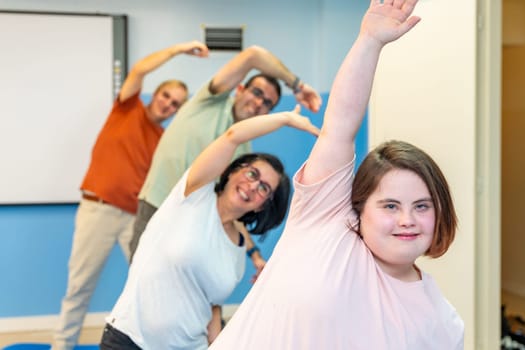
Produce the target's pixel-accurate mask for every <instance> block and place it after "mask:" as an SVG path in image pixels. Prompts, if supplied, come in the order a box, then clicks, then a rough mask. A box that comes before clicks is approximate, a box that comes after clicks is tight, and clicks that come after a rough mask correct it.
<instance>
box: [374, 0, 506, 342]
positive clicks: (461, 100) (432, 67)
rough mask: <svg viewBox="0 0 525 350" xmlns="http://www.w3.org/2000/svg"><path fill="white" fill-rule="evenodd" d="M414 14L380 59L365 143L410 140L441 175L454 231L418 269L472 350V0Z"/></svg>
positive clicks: (452, 0) (426, 5) (426, 6)
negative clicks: (455, 220) (452, 310)
mask: <svg viewBox="0 0 525 350" xmlns="http://www.w3.org/2000/svg"><path fill="white" fill-rule="evenodd" d="M416 14H417V15H419V16H421V17H422V21H421V22H420V23H419V24H418V25H417V27H416V28H415V29H414V30H413V31H412V32H411V33H409V34H408V35H407V36H406V37H404V38H402V39H401V40H400V41H398V42H396V43H394V44H392V45H391V46H388V47H387V48H386V50H385V51H384V52H383V55H382V57H381V60H380V64H379V69H378V72H377V76H376V80H375V85H374V89H373V97H372V101H371V105H370V139H369V140H370V145H371V147H373V146H374V145H376V144H378V143H380V142H381V141H384V140H386V139H402V140H405V141H408V142H411V143H414V144H416V145H418V146H419V147H421V148H423V149H424V150H426V151H427V152H428V153H429V154H430V155H431V156H432V157H433V158H434V159H435V160H436V161H437V163H438V164H439V165H440V167H441V168H442V170H443V172H444V173H445V176H446V177H447V179H448V181H449V185H450V186H451V189H452V194H453V198H454V202H455V205H456V210H457V214H458V217H459V231H458V233H457V237H456V240H455V242H454V244H453V245H452V247H451V249H450V250H449V251H448V252H447V254H446V255H445V256H444V257H442V258H440V259H437V260H432V261H430V260H428V259H421V260H420V261H419V264H420V266H421V267H422V268H423V269H424V270H426V271H428V272H430V273H431V274H432V275H433V276H434V278H435V279H436V280H437V282H438V284H439V286H440V287H441V289H442V290H443V292H444V294H445V295H446V296H447V297H448V299H449V300H450V301H451V302H452V304H453V305H454V306H455V307H456V308H457V309H458V312H459V313H460V314H461V316H462V317H463V320H464V321H465V335H466V338H465V349H475V345H474V344H475V337H474V335H475V322H476V318H475V316H476V310H475V300H476V295H475V284H476V280H475V273H476V270H475V264H474V261H475V246H476V241H475V238H476V237H475V197H476V195H475V190H476V188H475V186H476V173H475V170H476V168H475V166H476V164H475V159H476V149H475V146H476V134H475V132H476V35H477V33H476V1H475V0H462V1H457V0H441V1H431V0H428V1H420V4H419V5H418V8H417V10H416ZM493 317H499V316H498V315H493ZM494 331H496V330H494ZM478 349H479V348H476V350H478Z"/></svg>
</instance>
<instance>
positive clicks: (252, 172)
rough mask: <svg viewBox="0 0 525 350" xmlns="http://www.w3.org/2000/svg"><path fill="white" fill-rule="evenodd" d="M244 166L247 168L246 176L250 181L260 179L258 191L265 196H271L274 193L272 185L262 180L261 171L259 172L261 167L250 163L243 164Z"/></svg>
mask: <svg viewBox="0 0 525 350" xmlns="http://www.w3.org/2000/svg"><path fill="white" fill-rule="evenodd" d="M242 166H243V167H245V168H246V170H245V171H244V177H246V179H248V181H250V182H255V181H259V185H257V193H258V194H259V195H260V196H261V197H263V198H269V197H271V196H272V194H273V191H272V187H271V186H270V185H269V184H268V183H267V182H264V181H262V180H261V173H260V172H259V169H257V168H255V167H253V166H251V165H249V164H243V165H242Z"/></svg>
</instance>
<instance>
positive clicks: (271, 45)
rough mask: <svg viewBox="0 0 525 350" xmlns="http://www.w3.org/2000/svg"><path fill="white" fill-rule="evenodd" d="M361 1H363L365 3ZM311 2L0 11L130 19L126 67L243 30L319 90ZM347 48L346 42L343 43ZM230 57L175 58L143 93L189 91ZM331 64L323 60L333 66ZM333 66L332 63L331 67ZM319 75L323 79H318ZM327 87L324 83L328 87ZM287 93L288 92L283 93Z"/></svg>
mask: <svg viewBox="0 0 525 350" xmlns="http://www.w3.org/2000/svg"><path fill="white" fill-rule="evenodd" d="M365 2H366V1H365ZM318 6H319V5H318V1H316V0H287V1H279V0H267V1H258V2H255V1H242V0H221V1H213V0H191V1H187V0H186V1H182V0H149V1H142V0H112V1H102V0H84V1H82V2H77V1H65V0H46V1H41V0H3V1H2V2H0V9H3V10H30V11H37V10H40V11H65V12H90V13H91V12H102V13H111V14H126V15H128V20H129V22H128V23H129V62H130V65H132V64H133V63H134V62H136V61H137V60H138V59H140V58H141V57H143V56H145V55H147V54H149V53H150V52H153V51H155V50H158V49H161V48H164V47H167V46H169V45H171V44H174V43H177V42H181V41H189V40H194V39H198V40H203V31H202V28H201V25H202V24H205V25H211V26H240V25H246V26H245V32H244V38H245V40H244V44H245V46H248V45H252V44H257V45H261V46H264V47H266V48H267V49H269V50H270V51H272V52H274V53H275V54H276V55H277V56H278V57H279V58H280V59H281V60H282V61H283V63H285V65H287V66H288V67H289V68H290V69H291V70H292V71H293V72H294V73H295V74H297V75H299V76H300V77H301V78H303V79H304V80H305V81H307V82H309V83H310V85H312V86H314V87H316V88H317V89H319V90H321V91H326V90H328V89H327V88H325V87H324V86H320V83H321V81H320V80H321V79H320V75H321V74H319V72H320V68H319V67H318V64H317V63H318V62H319V57H320V55H321V53H322V52H321V50H320V49H319V43H320V42H323V43H326V40H320V38H319V34H318V33H319V32H320V31H319V28H318V26H319V20H318V18H319V13H318V10H319V7H318ZM346 44H348V43H346ZM232 55H233V54H232V53H213V54H212V55H211V57H210V58H209V59H208V60H202V61H201V60H199V59H197V58H193V57H177V59H175V60H173V62H172V63H169V64H167V65H165V66H163V67H161V68H160V69H158V70H157V71H155V72H153V73H152V74H150V75H149V76H148V78H147V79H146V82H145V85H144V92H146V93H148V92H152V91H153V90H154V89H155V87H156V86H157V85H158V83H159V82H160V81H162V80H164V79H166V78H167V77H176V78H179V79H182V80H184V81H186V82H188V85H189V87H190V91H192V92H193V91H195V90H196V89H197V88H198V87H199V86H200V84H202V83H203V82H204V81H206V80H207V79H208V78H210V77H211V76H212V75H213V73H214V72H215V71H216V70H217V69H218V68H219V67H220V66H222V65H223V64H224V63H225V62H226V61H227V60H228V59H229V58H231V57H232ZM331 61H332V59H331V58H329V59H328V60H325V61H324V63H325V64H326V65H333V63H332V62H331ZM337 63H338V62H337V61H336V64H337ZM323 75H324V74H323ZM328 86H329V84H328ZM287 93H288V92H287Z"/></svg>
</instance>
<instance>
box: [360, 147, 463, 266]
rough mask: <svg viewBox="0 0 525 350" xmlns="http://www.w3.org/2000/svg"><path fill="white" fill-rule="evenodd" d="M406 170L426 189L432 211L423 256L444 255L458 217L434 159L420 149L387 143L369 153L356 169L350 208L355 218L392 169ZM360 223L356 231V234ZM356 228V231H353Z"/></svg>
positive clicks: (453, 234)
mask: <svg viewBox="0 0 525 350" xmlns="http://www.w3.org/2000/svg"><path fill="white" fill-rule="evenodd" d="M394 169H400V170H409V171H412V172H413V173H415V174H416V175H418V176H419V177H420V178H421V180H423V182H424V183H425V185H426V186H427V188H428V190H429V192H430V196H431V197H432V202H433V205H434V208H435V214H436V222H435V228H434V237H433V239H432V243H431V245H430V247H429V248H428V250H427V251H426V252H425V254H424V255H425V256H428V257H431V258H437V257H440V256H441V255H443V254H445V252H446V251H447V250H448V248H449V247H450V245H451V244H452V241H454V237H455V234H456V228H457V216H456V211H455V209H454V203H453V202H452V197H451V195H450V190H449V187H448V184H447V180H446V179H445V176H444V175H443V173H442V172H441V170H440V169H439V167H438V165H437V164H436V163H435V162H434V160H433V159H432V158H431V157H430V156H429V155H428V154H426V153H425V152H424V151H422V150H421V149H419V148H417V147H416V146H413V145H411V144H409V143H407V142H403V141H396V140H393V141H387V142H384V143H382V144H381V145H379V146H377V147H376V148H375V149H374V150H372V151H371V152H370V153H369V154H368V155H367V156H366V158H365V159H364V160H363V163H362V164H361V165H360V166H359V169H358V170H357V173H356V175H355V179H354V183H353V185H352V195H351V201H352V207H353V210H354V211H355V213H356V214H357V217H358V219H359V218H360V215H361V213H362V211H363V208H364V206H365V202H366V201H367V200H368V197H370V195H371V194H372V192H374V191H375V189H376V188H377V186H378V185H379V182H380V181H381V179H382V178H383V176H384V175H385V174H386V173H388V172H389V171H391V170H394ZM359 222H360V221H359V220H358V221H357V225H356V226H357V227H356V228H357V230H356V232H357V233H359ZM354 229H355V228H354Z"/></svg>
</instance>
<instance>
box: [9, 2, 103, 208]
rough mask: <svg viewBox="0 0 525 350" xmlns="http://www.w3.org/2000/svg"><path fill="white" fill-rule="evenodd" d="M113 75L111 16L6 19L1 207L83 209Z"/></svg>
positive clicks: (14, 15)
mask: <svg viewBox="0 0 525 350" xmlns="http://www.w3.org/2000/svg"><path fill="white" fill-rule="evenodd" d="M112 67H113V28H112V17H111V16H98V15H97V16H94V15H66V14H52V13H10V12H0V101H1V103H0V106H1V107H0V108H1V111H2V112H1V114H2V117H1V119H2V123H1V124H0V162H1V163H0V164H1V165H0V204H30V203H70V202H78V201H79V198H80V192H79V186H80V184H81V182H82V179H83V176H84V173H85V172H86V170H87V167H88V164H89V160H90V153H91V148H92V146H93V144H94V142H95V140H96V137H97V135H98V132H99V131H100V129H101V127H102V125H103V123H104V121H105V119H106V117H107V115H108V113H109V111H110V109H111V106H112V101H113V92H112V90H113V87H112V86H113V79H112V71H113V68H112Z"/></svg>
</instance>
